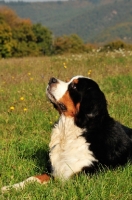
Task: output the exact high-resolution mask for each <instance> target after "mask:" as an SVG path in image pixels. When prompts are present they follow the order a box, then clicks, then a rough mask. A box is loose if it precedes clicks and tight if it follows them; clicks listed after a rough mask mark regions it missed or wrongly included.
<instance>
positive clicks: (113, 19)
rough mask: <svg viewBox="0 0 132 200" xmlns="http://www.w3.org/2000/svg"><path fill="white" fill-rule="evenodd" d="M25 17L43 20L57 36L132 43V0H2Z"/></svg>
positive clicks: (100, 41) (1, 3) (36, 21)
mask: <svg viewBox="0 0 132 200" xmlns="http://www.w3.org/2000/svg"><path fill="white" fill-rule="evenodd" d="M0 5H1V6H2V5H6V6H8V7H10V8H11V9H13V10H15V11H16V13H17V14H18V15H19V16H20V17H22V18H30V19H31V20H32V22H33V23H38V22H40V23H42V24H43V25H44V26H46V27H48V28H49V29H50V30H52V32H53V34H54V36H55V37H56V36H61V35H69V34H72V33H76V34H78V35H79V36H80V37H81V38H82V39H83V40H84V41H86V42H95V43H97V42H98V43H104V42H108V41H111V40H116V39H122V40H125V41H126V42H132V1H131V0H105V1H104V0H69V1H66V2H61V1H58V2H37V3H24V2H22V1H20V2H18V3H15V2H11V3H4V2H0Z"/></svg>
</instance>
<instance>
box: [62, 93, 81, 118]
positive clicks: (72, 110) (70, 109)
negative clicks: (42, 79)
mask: <svg viewBox="0 0 132 200" xmlns="http://www.w3.org/2000/svg"><path fill="white" fill-rule="evenodd" d="M59 102H60V103H63V104H64V105H65V106H66V108H67V110H66V111H64V112H63V111H62V112H63V113H64V115H65V116H71V117H74V116H75V114H76V113H77V112H78V109H79V107H80V104H79V103H78V104H77V105H74V102H73V101H72V99H71V97H70V95H69V92H68V91H67V92H66V93H65V94H64V96H63V97H62V98H61V99H60V100H59Z"/></svg>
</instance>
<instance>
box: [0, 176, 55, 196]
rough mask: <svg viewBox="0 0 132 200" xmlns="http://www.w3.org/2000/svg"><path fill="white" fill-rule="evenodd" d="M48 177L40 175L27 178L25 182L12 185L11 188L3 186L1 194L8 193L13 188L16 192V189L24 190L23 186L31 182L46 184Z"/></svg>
mask: <svg viewBox="0 0 132 200" xmlns="http://www.w3.org/2000/svg"><path fill="white" fill-rule="evenodd" d="M50 178H51V177H50V176H49V175H48V174H42V175H37V176H31V177H29V178H27V179H26V180H24V181H22V182H19V183H16V184H14V185H11V186H4V187H2V188H1V191H2V192H5V191H9V190H10V189H12V188H14V189H16V190H18V189H24V187H25V185H26V184H28V183H32V182H38V183H40V184H46V183H48V182H49V181H50Z"/></svg>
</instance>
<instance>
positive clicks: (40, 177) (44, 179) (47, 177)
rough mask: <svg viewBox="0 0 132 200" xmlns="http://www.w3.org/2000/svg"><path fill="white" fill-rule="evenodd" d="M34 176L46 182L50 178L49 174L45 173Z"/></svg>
mask: <svg viewBox="0 0 132 200" xmlns="http://www.w3.org/2000/svg"><path fill="white" fill-rule="evenodd" d="M35 177H36V178H38V179H39V180H40V182H41V183H44V182H48V181H49V180H50V176H48V175H47V174H42V175H37V176H35Z"/></svg>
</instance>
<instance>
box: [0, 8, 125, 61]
mask: <svg viewBox="0 0 132 200" xmlns="http://www.w3.org/2000/svg"><path fill="white" fill-rule="evenodd" d="M108 46H109V44H107V45H105V46H104V47H103V48H102V50H103V49H104V50H106V49H111V48H112V47H114V48H115V47H117V46H118V47H117V48H120V47H126V45H125V44H124V43H123V42H119V41H118V42H117V45H115V44H114V45H113V43H112V47H111V48H108ZM97 47H98V46H97V45H93V44H84V42H83V40H82V39H81V38H80V37H79V36H78V35H76V34H72V35H70V36H67V35H64V36H61V37H57V38H54V37H53V34H52V32H51V30H49V29H48V28H46V27H44V26H42V25H41V24H39V23H37V24H32V22H31V21H30V20H29V19H21V18H20V17H18V16H17V14H16V13H15V12H14V11H13V10H11V9H9V8H8V7H0V57H3V58H7V57H24V56H41V55H53V54H63V53H82V52H89V51H91V50H93V49H94V48H97Z"/></svg>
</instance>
